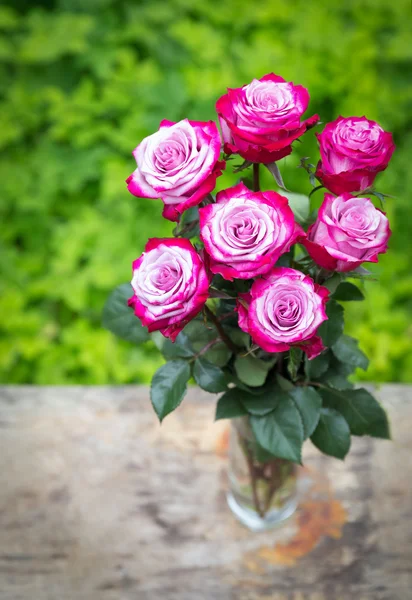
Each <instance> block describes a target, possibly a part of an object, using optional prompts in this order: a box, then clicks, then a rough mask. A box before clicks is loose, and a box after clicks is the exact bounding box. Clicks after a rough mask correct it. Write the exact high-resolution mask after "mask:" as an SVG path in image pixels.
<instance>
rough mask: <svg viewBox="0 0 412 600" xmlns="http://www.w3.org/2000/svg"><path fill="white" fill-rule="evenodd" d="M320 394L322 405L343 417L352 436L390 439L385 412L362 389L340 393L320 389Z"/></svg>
mask: <svg viewBox="0 0 412 600" xmlns="http://www.w3.org/2000/svg"><path fill="white" fill-rule="evenodd" d="M320 393H321V396H322V398H323V403H324V405H326V406H328V407H330V408H333V409H335V410H337V411H338V412H339V413H340V414H341V415H343V417H344V418H345V420H346V421H347V423H348V425H349V427H350V431H351V433H352V434H353V435H370V436H372V437H377V438H383V439H390V432H389V423H388V418H387V415H386V412H385V411H384V409H383V408H382V406H381V405H380V404H379V402H378V401H377V400H376V399H375V398H374V397H373V396H372V394H370V393H369V392H368V391H367V390H365V389H364V388H361V389H357V390H342V391H340V390H333V389H329V388H328V389H325V388H322V389H321V392H320Z"/></svg>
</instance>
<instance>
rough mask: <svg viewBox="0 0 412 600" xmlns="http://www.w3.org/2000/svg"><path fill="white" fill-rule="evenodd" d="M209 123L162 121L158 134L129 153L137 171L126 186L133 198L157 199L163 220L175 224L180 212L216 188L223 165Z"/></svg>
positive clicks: (214, 129)
mask: <svg viewBox="0 0 412 600" xmlns="http://www.w3.org/2000/svg"><path fill="white" fill-rule="evenodd" d="M220 150H221V141H220V135H219V131H218V129H217V126H216V124H215V123H214V122H213V121H206V122H202V121H189V120H188V119H184V120H183V121H179V123H173V122H172V121H162V122H161V123H160V128H159V131H157V132H156V133H154V134H153V135H150V136H149V137H147V138H145V139H144V140H143V141H142V142H141V143H140V144H139V145H138V146H137V148H136V149H135V150H134V151H133V155H134V157H135V159H136V162H137V164H138V167H137V169H136V170H135V171H134V172H133V173H132V174H131V175H130V177H128V178H127V180H126V183H127V187H128V189H129V192H131V193H132V194H133V195H134V196H139V197H141V198H161V199H162V200H163V203H164V205H165V206H164V210H163V216H164V217H165V218H166V219H169V220H170V221H179V219H180V215H181V214H182V212H184V211H185V210H187V209H188V208H190V207H192V206H196V205H197V204H199V203H200V202H201V201H202V200H203V198H204V197H205V196H207V194H209V193H210V192H211V191H212V190H213V189H214V187H215V185H216V178H217V177H218V176H219V175H221V174H222V170H223V169H224V168H225V165H226V163H225V161H220V160H219V156H220Z"/></svg>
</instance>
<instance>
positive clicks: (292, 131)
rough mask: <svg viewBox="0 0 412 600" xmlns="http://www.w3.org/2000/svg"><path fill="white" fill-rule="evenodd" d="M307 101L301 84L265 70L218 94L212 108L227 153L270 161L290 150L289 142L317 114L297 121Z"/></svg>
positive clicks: (315, 120)
mask: <svg viewBox="0 0 412 600" xmlns="http://www.w3.org/2000/svg"><path fill="white" fill-rule="evenodd" d="M308 103H309V93H308V91H307V89H306V88H304V87H302V86H301V85H293V83H287V82H286V81H285V80H284V79H283V78H282V77H279V75H274V74H273V73H269V74H268V75H265V76H264V77H262V79H254V80H253V81H252V83H250V84H249V85H245V86H243V87H241V88H236V89H234V90H231V89H228V93H227V94H225V95H224V96H222V97H221V98H219V100H218V101H217V103H216V110H217V113H218V115H219V120H220V126H221V129H222V134H223V141H224V149H225V152H226V153H227V154H232V153H237V154H240V156H242V157H243V158H244V159H245V160H250V161H252V162H257V163H271V162H274V161H276V160H279V159H281V158H283V157H284V156H287V155H288V154H290V153H291V152H292V145H291V144H292V142H293V141H294V140H296V139H297V138H298V137H300V136H301V135H302V134H304V133H305V131H306V130H307V129H309V128H310V127H313V126H314V125H316V123H317V122H318V121H319V117H318V115H314V116H313V117H311V118H310V119H308V120H307V121H303V122H301V121H300V118H301V116H302V115H303V113H304V112H305V111H306V109H307V107H308Z"/></svg>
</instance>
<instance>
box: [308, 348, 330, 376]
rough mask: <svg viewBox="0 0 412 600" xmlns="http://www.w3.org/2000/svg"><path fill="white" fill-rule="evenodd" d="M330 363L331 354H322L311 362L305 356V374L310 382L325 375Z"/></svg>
mask: <svg viewBox="0 0 412 600" xmlns="http://www.w3.org/2000/svg"><path fill="white" fill-rule="evenodd" d="M329 362H330V353H329V352H322V354H319V356H317V357H316V358H312V360H309V359H308V357H307V356H305V373H306V376H307V378H308V379H309V380H312V379H317V378H318V377H320V376H321V375H323V374H324V373H325V372H326V371H327V370H328V367H329Z"/></svg>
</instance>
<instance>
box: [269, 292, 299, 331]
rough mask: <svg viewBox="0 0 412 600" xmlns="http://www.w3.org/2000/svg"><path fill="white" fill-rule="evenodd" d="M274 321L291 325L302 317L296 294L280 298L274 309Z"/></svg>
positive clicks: (284, 325) (287, 325)
mask: <svg viewBox="0 0 412 600" xmlns="http://www.w3.org/2000/svg"><path fill="white" fill-rule="evenodd" d="M273 317H274V322H275V323H277V324H278V325H280V326H281V327H291V326H293V325H295V324H296V323H297V322H298V321H299V319H300V304H299V303H298V301H297V299H296V298H295V297H294V296H291V297H286V298H283V299H281V300H279V301H278V302H277V303H276V305H275V307H274V311H273Z"/></svg>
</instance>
